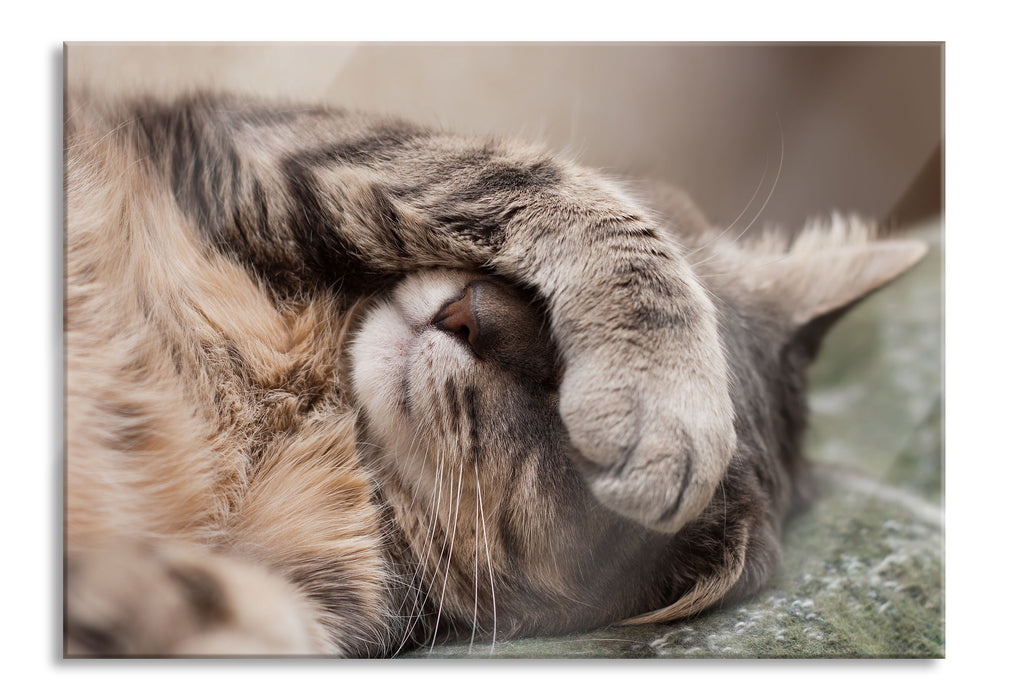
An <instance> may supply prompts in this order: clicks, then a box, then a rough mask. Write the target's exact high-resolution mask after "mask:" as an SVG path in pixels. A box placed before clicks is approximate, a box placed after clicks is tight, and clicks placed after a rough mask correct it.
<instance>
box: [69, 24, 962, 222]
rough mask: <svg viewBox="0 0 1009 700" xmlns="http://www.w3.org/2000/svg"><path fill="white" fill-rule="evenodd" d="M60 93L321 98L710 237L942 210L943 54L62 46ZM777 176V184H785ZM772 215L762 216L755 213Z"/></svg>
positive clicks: (917, 47)
mask: <svg viewBox="0 0 1009 700" xmlns="http://www.w3.org/2000/svg"><path fill="white" fill-rule="evenodd" d="M65 76H66V79H67V83H68V84H69V85H71V86H78V85H89V86H91V87H92V88H95V89H100V90H102V91H104V92H109V93H123V92H135V91H138V90H139V91H145V92H156V93H159V94H174V93H178V92H181V91H185V90H189V89H193V88H221V89H227V90H231V91H235V92H241V93H251V94H256V95H263V96H271V97H284V98H293V99H298V100H310V101H323V102H329V103H333V104H338V105H341V106H347V107H355V108H360V109H366V110H369V111H377V112H382V113H389V114H395V115H397V116H402V117H407V118H410V119H412V120H415V121H420V122H423V123H427V124H430V125H435V126H444V127H447V128H451V129H454V130H462V131H466V132H473V133H482V134H508V135H518V136H522V137H525V138H527V139H531V140H535V141H540V142H542V143H544V144H545V145H547V146H549V147H551V148H553V149H555V150H560V151H562V152H564V153H566V154H569V155H573V156H576V157H578V158H579V159H580V160H581V161H582V162H583V163H586V164H588V165H593V166H597V167H600V168H603V169H606V170H609V171H612V172H618V173H626V174H632V175H635V176H642V177H652V178H658V179H662V180H665V181H667V182H670V183H672V184H676V185H679V186H681V187H682V188H683V189H685V190H686V191H687V192H689V193H690V194H691V195H692V196H693V197H694V199H695V200H696V202H697V203H698V205H699V206H700V207H701V209H702V210H703V211H704V212H705V213H706V214H707V215H708V217H709V219H710V220H711V221H712V222H713V223H715V224H721V225H728V224H731V223H733V222H734V221H736V220H737V218H738V221H739V226H740V227H742V226H745V225H746V224H748V223H749V222H750V221H751V220H753V219H754V218H755V217H757V215H758V213H759V218H758V220H757V222H756V225H760V224H761V223H764V222H769V223H777V224H782V225H784V226H787V227H789V228H795V227H798V226H800V225H801V224H802V222H803V221H805V219H806V218H807V217H808V216H810V215H816V214H823V213H827V212H830V211H833V210H840V211H845V212H847V211H854V212H858V213H861V214H863V215H866V216H870V217H873V218H876V219H879V220H884V221H889V222H895V223H898V224H901V225H908V224H912V223H915V222H916V221H917V220H919V219H922V218H925V217H928V216H932V215H935V214H938V213H939V212H940V211H941V209H942V177H941V173H942V147H943V131H944V130H943V45H942V44H937V43H933V44H647V43H626V44H618V43H600V44H524V43H515V44H458V43H452V44H374V43H367V44H346V43H343V44H318V43H298V44H275V43H269V44H85V43H72V44H68V45H67V47H66V53H65ZM779 170H780V173H779ZM765 203H766V206H765Z"/></svg>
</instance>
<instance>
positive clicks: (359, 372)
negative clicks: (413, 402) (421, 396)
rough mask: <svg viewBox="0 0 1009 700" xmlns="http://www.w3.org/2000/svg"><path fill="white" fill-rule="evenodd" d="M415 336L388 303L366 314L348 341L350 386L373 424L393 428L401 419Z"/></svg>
mask: <svg viewBox="0 0 1009 700" xmlns="http://www.w3.org/2000/svg"><path fill="white" fill-rule="evenodd" d="M415 340H416V337H415V335H414V333H413V331H412V330H411V329H410V327H409V325H407V323H406V321H405V320H404V319H403V317H402V316H401V315H400V314H399V313H398V312H397V311H396V310H395V309H394V308H393V307H392V306H391V305H389V304H384V305H381V306H378V307H376V308H375V309H373V310H372V311H371V312H369V313H368V316H367V317H366V318H365V321H364V323H363V324H362V327H361V330H360V331H359V332H358V334H357V336H356V337H355V339H354V342H353V344H352V345H351V349H350V355H351V362H352V367H353V369H352V371H351V386H352V388H353V391H354V393H355V395H356V396H357V397H358V400H359V403H360V405H361V406H363V407H364V410H365V414H366V415H367V416H368V419H369V422H370V423H371V424H372V426H373V427H374V428H375V429H377V430H379V431H380V432H382V433H383V434H390V433H393V432H395V430H396V426H397V424H398V423H399V422H400V421H402V420H403V413H404V401H405V398H406V397H405V391H406V388H407V379H408V378H407V371H408V367H409V363H410V358H411V355H412V353H413V346H414V343H415Z"/></svg>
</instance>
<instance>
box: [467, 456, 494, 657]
mask: <svg viewBox="0 0 1009 700" xmlns="http://www.w3.org/2000/svg"><path fill="white" fill-rule="evenodd" d="M473 470H474V472H475V474H476V501H477V514H478V515H479V516H480V527H481V529H482V530H483V545H484V550H485V551H486V553H487V580H488V582H489V583H490V601H491V614H492V615H493V618H492V620H493V621H492V626H491V641H490V653H491V654H493V653H494V646H495V645H496V644H497V597H496V596H495V594H494V565H493V563H492V561H491V557H490V540H489V539H488V537H487V518H486V517H485V516H484V510H483V494H482V493H481V491H480V469H479V466H478V465H477V462H474V463H473ZM476 551H477V555H476V556H477V559H479V556H480V555H479V552H480V548H479V539H478V540H477V546H476ZM474 614H475V613H474ZM472 644H473V642H472V640H470V648H472Z"/></svg>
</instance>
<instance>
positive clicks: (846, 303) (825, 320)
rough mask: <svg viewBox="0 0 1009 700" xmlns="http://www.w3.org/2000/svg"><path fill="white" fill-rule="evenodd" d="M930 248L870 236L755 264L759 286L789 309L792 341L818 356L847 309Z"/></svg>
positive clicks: (789, 329)
mask: <svg viewBox="0 0 1009 700" xmlns="http://www.w3.org/2000/svg"><path fill="white" fill-rule="evenodd" d="M926 252H928V246H927V245H926V244H925V243H923V242H921V241H915V240H883V241H879V240H876V241H866V242H861V243H856V244H850V245H841V246H837V247H832V246H827V247H823V248H820V249H819V250H817V249H815V248H811V247H808V246H803V249H801V250H793V251H790V252H788V253H786V254H785V255H784V256H783V257H780V258H777V259H773V260H770V261H765V262H764V263H762V264H761V265H760V267H759V268H756V269H759V276H760V278H761V283H760V284H759V285H758V286H759V287H760V288H761V291H764V292H766V293H767V294H769V295H770V296H769V298H770V300H771V301H773V303H774V304H775V306H777V307H778V308H780V309H782V310H783V311H784V313H785V318H786V323H787V326H788V328H787V329H788V331H789V333H790V335H791V337H792V342H793V343H794V344H795V345H796V347H797V348H799V349H802V350H804V351H806V352H807V353H808V356H809V357H813V356H814V355H815V354H816V352H817V350H818V349H819V346H820V342H821V340H822V339H823V336H824V335H825V334H826V332H827V331H828V330H829V329H830V327H831V326H833V325H834V323H836V322H837V320H838V319H839V318H841V316H843V315H844V313H845V312H847V311H848V310H849V309H851V308H852V307H853V306H854V305H855V304H857V303H858V302H859V301H861V300H862V299H864V298H865V297H867V296H868V295H869V294H871V293H872V292H874V291H876V290H877V289H879V288H880V287H882V286H884V285H886V284H887V283H889V282H891V281H893V280H894V279H896V278H897V277H899V276H900V275H902V274H903V273H904V272H906V271H907V270H909V269H910V268H911V267H913V266H914V265H915V264H916V263H917V262H918V261H919V260H921V259H922V257H923V256H924V255H925V253H926ZM755 291H756V290H755Z"/></svg>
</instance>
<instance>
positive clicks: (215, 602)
mask: <svg viewBox="0 0 1009 700" xmlns="http://www.w3.org/2000/svg"><path fill="white" fill-rule="evenodd" d="M64 594H65V615H64V649H65V653H66V655H67V656H69V657H77V656H99V657H124V656H147V657H149V656H224V655H244V654H252V655H274V654H309V653H318V651H319V650H318V648H317V646H316V644H315V643H314V640H313V634H312V633H311V623H310V622H309V619H310V618H309V613H308V610H307V606H305V605H304V604H303V603H302V601H301V600H299V597H298V594H297V591H296V590H295V589H294V588H293V587H291V586H289V585H288V584H287V583H286V582H285V581H283V580H282V579H280V578H279V577H276V576H273V575H272V574H271V573H270V572H269V571H267V570H265V569H261V568H259V567H256V566H252V565H249V564H246V563H244V562H239V561H237V560H233V559H230V558H224V557H222V556H219V555H217V554H215V553H213V552H210V551H209V550H205V549H203V548H197V547H189V546H171V547H167V546H164V545H157V546H148V545H146V544H138V543H135V542H129V543H120V544H117V545H116V546H114V547H108V548H103V549H100V550H87V551H78V552H75V553H73V554H70V555H68V557H67V562H66V578H65V589H64Z"/></svg>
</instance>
